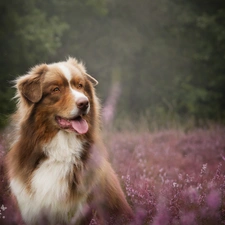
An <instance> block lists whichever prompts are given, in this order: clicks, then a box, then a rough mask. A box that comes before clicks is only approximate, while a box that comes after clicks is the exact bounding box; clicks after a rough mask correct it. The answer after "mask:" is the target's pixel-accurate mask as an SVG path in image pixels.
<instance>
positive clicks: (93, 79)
mask: <svg viewBox="0 0 225 225" xmlns="http://www.w3.org/2000/svg"><path fill="white" fill-rule="evenodd" d="M85 75H86V76H87V78H88V80H90V81H91V83H92V84H93V85H94V86H96V85H97V84H98V81H97V80H96V79H95V78H94V77H92V76H91V75H89V74H87V73H85Z"/></svg>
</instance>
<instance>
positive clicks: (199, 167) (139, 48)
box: [0, 0, 225, 225]
mask: <svg viewBox="0 0 225 225" xmlns="http://www.w3.org/2000/svg"><path fill="white" fill-rule="evenodd" d="M68 56H72V57H76V58H77V59H79V60H82V61H83V62H84V63H85V64H86V67H87V70H88V73H89V74H91V75H92V76H94V77H95V78H96V79H97V80H98V81H99V85H98V86H96V89H97V93H98V96H99V97H100V99H101V102H102V105H103V109H102V116H103V123H102V124H103V126H102V127H103V131H104V132H103V137H104V142H105V144H106V147H107V149H108V150H109V160H110V162H111V163H112V165H113V168H114V169H115V171H116V173H117V174H118V177H119V179H120V181H121V185H122V188H123V190H124V192H125V194H126V196H127V199H128V202H129V204H130V205H131V207H132V209H133V211H134V214H135V218H134V221H133V222H131V223H127V225H147V224H151V225H162V224H163V225H190V224H192V225H198V224H204V225H215V224H225V172H224V171H225V138H224V137H225V126H224V123H225V1H224V0H204V1H203V0H188V1H181V0H132V1H131V0H82V1H81V0H46V1H43V0H29V1H28V0H17V1H16V0H15V1H10V0H1V1H0V131H1V132H0V224H2V225H24V223H23V222H22V221H21V219H20V213H19V211H18V209H17V208H16V207H15V204H14V202H13V201H12V198H11V196H10V192H9V188H8V182H7V179H6V173H5V170H4V156H5V155H6V153H7V151H8V149H9V148H8V146H9V145H10V137H11V135H8V133H10V130H11V129H12V128H10V126H7V125H8V124H9V115H10V114H11V113H12V112H13V111H14V110H15V101H14V100H13V99H12V98H13V96H14V93H15V89H13V88H12V85H13V83H12V80H14V79H15V78H16V77H17V76H19V75H24V74H26V73H27V71H28V70H29V69H30V68H31V67H33V66H35V65H36V64H39V63H52V62H57V61H64V60H65V59H66V58H67V57H68ZM3 128H7V129H3ZM39 224H40V225H48V221H45V220H44V217H43V218H40V223H39ZM72 224H73V223H72V222H71V223H69V225H72ZM97 224H99V223H98V218H97V217H96V216H95V215H94V216H93V219H92V220H91V223H90V225H97Z"/></svg>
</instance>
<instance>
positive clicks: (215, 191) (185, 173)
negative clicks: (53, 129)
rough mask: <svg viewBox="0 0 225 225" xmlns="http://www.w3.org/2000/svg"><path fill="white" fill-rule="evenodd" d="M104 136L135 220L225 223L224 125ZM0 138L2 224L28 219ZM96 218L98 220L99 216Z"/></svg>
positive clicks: (162, 224)
mask: <svg viewBox="0 0 225 225" xmlns="http://www.w3.org/2000/svg"><path fill="white" fill-rule="evenodd" d="M104 136H105V140H106V145H107V147H108V149H109V155H110V161H111V163H112V164H113V167H114V169H115V170H116V172H117V174H118V176H119V178H120V180H121V183H122V186H123V189H124V191H125V193H126V195H127V199H128V201H129V203H130V205H131V206H132V208H133V210H134V212H135V221H134V222H131V223H129V225H145V224H151V225H167V224H168V225H169V224H172V225H195V224H204V225H211V224H212V225H215V224H225V128H224V127H221V126H214V127H213V128H210V129H194V130H191V131H188V132H184V131H180V130H173V129H168V130H164V131H157V132H145V131H142V132H135V131H134V130H133V131H132V132H131V131H121V132H118V131H117V132H107V133H106V135H104ZM0 141H1V145H0V224H2V225H3V224H4V225H7V224H8V225H22V223H21V221H20V216H19V213H18V211H17V210H16V208H15V207H14V205H13V204H12V200H11V199H10V198H9V191H8V188H7V181H6V179H5V175H4V169H3V158H4V155H5V151H6V150H5V147H4V146H5V143H4V138H3V137H1V139H0ZM45 224H46V223H45V222H44V221H43V223H41V225H45ZM90 224H92V225H94V224H98V221H97V219H96V218H93V219H92V221H91V223H90Z"/></svg>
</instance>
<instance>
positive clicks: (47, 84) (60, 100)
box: [16, 58, 98, 134]
mask: <svg viewBox="0 0 225 225" xmlns="http://www.w3.org/2000/svg"><path fill="white" fill-rule="evenodd" d="M97 83H98V82H97V80H96V79H94V78H93V77H92V76H90V75H88V74H87V73H86V70H85V67H84V66H83V64H82V63H79V62H78V61H77V60H76V59H74V58H69V59H68V60H67V61H65V62H59V63H53V64H49V65H47V64H42V65H38V66H36V67H34V68H32V69H31V71H30V72H29V73H28V75H25V76H22V77H20V78H19V79H18V80H17V85H16V87H17V89H18V95H17V96H18V97H19V98H20V102H23V103H24V104H23V105H26V106H27V107H29V108H31V109H32V110H30V113H29V114H30V115H29V117H32V118H33V120H32V121H33V122H35V123H47V124H48V126H52V127H55V128H57V129H63V130H65V131H68V132H69V131H70V132H71V131H73V132H76V134H85V133H87V131H88V129H89V126H90V123H91V121H90V120H91V118H92V117H93V115H92V114H93V113H94V110H95V109H94V107H96V106H94V104H95V94H94V88H93V86H95V85H97ZM47 124H45V126H47Z"/></svg>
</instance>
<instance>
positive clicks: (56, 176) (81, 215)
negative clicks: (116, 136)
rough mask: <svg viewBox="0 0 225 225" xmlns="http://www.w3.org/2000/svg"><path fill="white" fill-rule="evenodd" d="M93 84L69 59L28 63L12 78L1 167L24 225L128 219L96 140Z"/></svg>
mask: <svg viewBox="0 0 225 225" xmlns="http://www.w3.org/2000/svg"><path fill="white" fill-rule="evenodd" d="M97 83H98V82H97V80H96V79H94V78H93V77H92V76H90V75H89V74H87V73H86V69H85V67H84V65H83V64H82V63H80V62H78V61H77V60H76V59H74V58H69V59H68V60H67V61H65V62H59V63H53V64H41V65H38V66H35V67H34V68H32V69H31V70H30V71H29V73H28V74H27V75H24V76H21V77H19V78H18V79H17V80H16V88H17V94H16V96H15V97H16V98H17V100H18V104H17V111H16V113H15V115H14V116H13V120H12V123H13V125H14V127H15V131H16V132H15V133H16V134H15V138H14V142H13V143H12V147H11V150H10V151H9V152H8V154H7V156H6V168H7V171H8V177H9V183H10V189H11V192H12V194H13V196H14V197H15V199H16V202H17V205H18V207H19V209H20V212H21V215H22V218H23V220H24V222H25V223H26V224H28V225H36V224H39V223H40V219H41V218H42V217H44V218H45V219H46V220H47V221H48V224H54V225H55V224H68V223H70V224H89V222H90V221H89V220H90V218H92V216H93V213H95V217H97V218H100V219H99V221H101V223H103V224H105V223H108V222H106V221H107V220H108V218H110V217H111V216H112V217H113V216H114V217H115V218H118V217H123V218H124V216H123V215H125V217H132V211H131V208H130V206H129V205H128V203H127V201H126V199H125V195H124V193H123V191H122V189H121V186H120V183H119V181H118V178H117V176H116V174H115V172H114V170H113V169H112V167H111V165H110V163H109V161H108V157H107V152H106V150H105V148H104V145H103V143H102V140H101V137H100V129H99V109H100V106H99V101H98V98H97V97H96V94H95V89H94V86H95V85H96V84H97ZM96 215H97V216H96ZM71 221H72V222H71Z"/></svg>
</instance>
